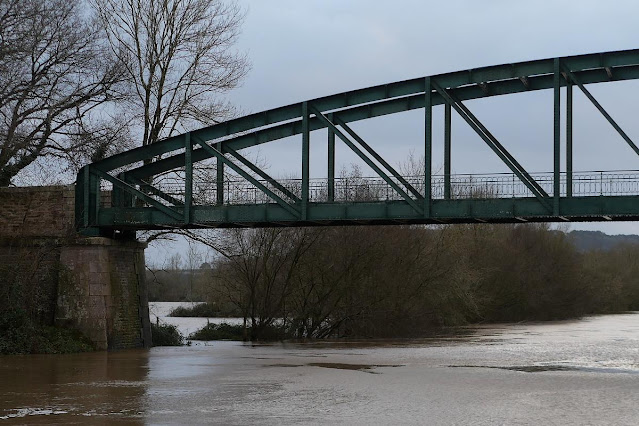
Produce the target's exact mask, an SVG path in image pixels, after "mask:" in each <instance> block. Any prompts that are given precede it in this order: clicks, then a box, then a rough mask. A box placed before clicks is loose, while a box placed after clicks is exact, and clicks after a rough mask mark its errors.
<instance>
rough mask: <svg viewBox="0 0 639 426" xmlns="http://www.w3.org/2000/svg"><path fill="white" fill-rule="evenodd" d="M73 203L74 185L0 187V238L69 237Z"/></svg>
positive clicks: (71, 230) (71, 232)
mask: <svg viewBox="0 0 639 426" xmlns="http://www.w3.org/2000/svg"><path fill="white" fill-rule="evenodd" d="M74 206H75V189H74V186H73V185H67V186H39V187H27V188H0V238H5V239H6V238H12V237H18V238H26V237H37V238H66V237H69V236H70V235H73V233H74V229H73V217H74Z"/></svg>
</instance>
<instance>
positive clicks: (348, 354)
mask: <svg viewBox="0 0 639 426" xmlns="http://www.w3.org/2000/svg"><path fill="white" fill-rule="evenodd" d="M203 321H204V322H206V320H203ZM185 323H186V324H187V325H188V327H193V326H194V324H193V321H190V322H189V321H186V322H185ZM188 327H187V328H188ZM465 331H467V333H465V335H464V336H457V337H440V338H430V339H416V340H392V341H389V340H385V341H365V342H343V341H342V342H316V343H277V344H264V345H252V344H244V343H240V342H207V343H204V342H194V344H193V345H192V346H188V347H186V346H185V347H176V348H168V347H167V348H153V349H151V350H148V351H145V350H136V351H124V352H116V353H90V354H77V355H76V354H74V355H31V356H5V357H0V424H4V423H6V424H111V423H114V424H150V425H156V424H157V425H165V424H167V425H172V424H184V425H190V424H218V425H252V424H256V425H298V424H299V425H305V424H330V425H337V424H340V425H341V424H347V425H376V424H379V425H398V424H424V425H439V424H442V425H449V424H456V425H466V424H468V425H482V424H485V425H493V424H506V425H511V424H512V425H566V424H579V425H582V424H592V425H603V424H621V425H637V424H639V314H634V313H629V314H622V315H608V316H598V317H589V318H585V319H581V320H576V321H562V322H551V323H534V324H507V325H503V324H501V325H486V326H480V327H471V328H468V329H466V330H465Z"/></svg>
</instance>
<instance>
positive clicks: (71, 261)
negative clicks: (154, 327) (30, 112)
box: [0, 186, 151, 350]
mask: <svg viewBox="0 0 639 426" xmlns="http://www.w3.org/2000/svg"><path fill="white" fill-rule="evenodd" d="M74 191H75V188H74V186H47V187H27V188H0V265H3V264H4V265H7V264H12V265H19V266H20V268H25V269H26V268H31V269H33V271H32V272H33V273H32V274H31V275H32V276H33V277H35V279H36V281H37V282H36V283H35V285H37V286H38V287H39V290H40V291H38V294H41V295H43V296H42V298H41V300H39V302H38V303H40V304H42V310H43V322H45V323H47V324H56V325H58V326H63V327H67V328H73V329H77V330H79V331H81V332H82V333H83V334H85V335H86V336H87V337H88V338H89V339H90V340H91V341H92V342H93V343H94V344H95V346H96V347H97V348H98V349H102V350H106V349H108V350H117V349H128V348H139V347H148V346H150V344H151V330H150V323H149V310H148V298H147V287H146V282H145V278H144V277H145V271H144V267H145V266H144V249H145V247H146V245H145V244H143V243H140V242H138V241H135V240H114V239H109V238H101V237H95V238H86V237H81V236H79V235H77V234H76V233H75V230H74V227H73V225H74V197H75V195H74V193H75V192H74ZM31 284H33V283H31ZM0 285H2V280H1V277H0Z"/></svg>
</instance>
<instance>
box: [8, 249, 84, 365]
mask: <svg viewBox="0 0 639 426" xmlns="http://www.w3.org/2000/svg"><path fill="white" fill-rule="evenodd" d="M41 252H42V250H40V251H36V250H33V251H31V252H29V255H25V256H24V257H23V258H22V260H23V261H16V262H14V263H13V264H11V265H5V266H2V268H0V277H2V282H1V283H0V284H1V285H0V354H4V355H6V354H33V353H40V354H60V353H74V352H88V351H93V350H94V349H95V348H94V346H93V344H92V343H91V341H90V340H89V339H88V338H86V337H85V336H84V335H82V334H81V333H80V332H78V331H76V330H69V329H65V328H59V327H54V326H53V315H52V303H53V302H52V301H51V298H52V295H51V294H49V293H50V291H49V290H50V288H48V287H47V286H45V285H43V283H44V282H47V278H48V277H46V276H40V277H38V278H41V280H37V279H35V276H36V275H37V274H38V273H39V274H40V275H43V274H44V275H46V274H47V273H55V269H54V268H53V269H51V270H48V269H45V268H37V267H35V266H34V264H36V265H37V264H38V263H41V262H43V258H42V257H43V256H42V253H41ZM28 261H31V263H29V262H28Z"/></svg>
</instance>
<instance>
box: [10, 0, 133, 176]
mask: <svg viewBox="0 0 639 426" xmlns="http://www.w3.org/2000/svg"><path fill="white" fill-rule="evenodd" d="M81 6H82V2H81V1H80V0H0V186H7V185H9V184H10V182H11V179H12V178H13V177H15V176H16V175H17V174H18V173H19V172H20V171H21V170H23V169H24V168H25V167H27V166H29V165H30V164H32V163H33V162H34V161H35V160H36V159H37V158H39V157H46V156H58V157H61V158H66V159H70V158H76V159H77V158H78V149H79V148H80V146H81V145H84V144H85V142H86V138H85V136H86V135H87V134H91V135H92V139H93V140H94V141H102V140H103V138H105V137H106V138H109V137H111V136H112V131H111V127H110V126H109V127H108V128H107V127H106V126H103V125H100V123H99V122H96V121H95V120H94V117H92V112H93V111H94V110H96V109H97V108H98V107H101V106H104V105H105V104H106V103H108V102H111V101H112V100H114V99H113V97H112V95H111V93H112V92H111V91H112V89H113V88H114V86H115V85H116V84H117V83H118V82H119V81H121V77H122V75H123V74H122V72H123V68H122V67H121V64H120V63H119V62H118V61H117V60H114V58H113V57H111V56H110V55H108V54H107V53H108V51H106V50H104V49H103V46H104V45H103V44H102V43H101V40H100V35H99V32H98V31H97V29H96V27H94V26H92V25H91V24H90V23H89V22H88V21H87V19H86V16H85V11H84V10H81ZM107 129H108V130H107ZM98 145H100V144H98ZM101 145H102V146H103V147H104V146H105V145H106V144H104V143H103V142H102V143H101ZM82 153H85V154H88V155H89V156H93V155H94V153H93V152H86V151H83V152H82Z"/></svg>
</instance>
